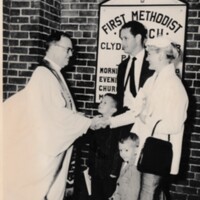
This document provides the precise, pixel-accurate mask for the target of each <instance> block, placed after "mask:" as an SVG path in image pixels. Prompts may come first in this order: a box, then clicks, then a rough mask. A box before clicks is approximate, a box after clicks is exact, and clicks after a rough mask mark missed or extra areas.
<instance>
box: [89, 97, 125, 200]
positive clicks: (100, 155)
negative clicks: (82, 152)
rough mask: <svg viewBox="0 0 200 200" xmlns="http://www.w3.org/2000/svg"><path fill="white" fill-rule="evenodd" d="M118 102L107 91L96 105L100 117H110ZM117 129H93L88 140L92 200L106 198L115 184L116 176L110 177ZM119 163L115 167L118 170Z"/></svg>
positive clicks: (105, 199)
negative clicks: (89, 140)
mask: <svg viewBox="0 0 200 200" xmlns="http://www.w3.org/2000/svg"><path fill="white" fill-rule="evenodd" d="M117 110H118V102H117V99H116V95H114V94H110V93H107V94H105V95H104V97H103V99H102V101H101V103H100V104H99V106H98V112H99V113H100V114H101V115H102V117H107V118H109V117H111V116H113V115H115V114H116V113H117ZM118 130H119V129H110V128H109V127H106V128H105V129H100V130H95V131H94V133H93V135H92V139H91V142H90V153H89V162H88V163H89V164H88V167H89V174H90V176H91V181H92V195H91V199H92V200H108V198H109V197H110V196H111V195H112V194H113V192H114V190H115V186H116V180H117V179H116V178H111V177H110V174H111V171H112V170H113V169H112V168H113V162H114V155H115V154H116V153H117V151H118V137H119V131H118ZM120 167H121V165H119V167H118V169H116V171H117V172H116V173H117V175H119V172H120Z"/></svg>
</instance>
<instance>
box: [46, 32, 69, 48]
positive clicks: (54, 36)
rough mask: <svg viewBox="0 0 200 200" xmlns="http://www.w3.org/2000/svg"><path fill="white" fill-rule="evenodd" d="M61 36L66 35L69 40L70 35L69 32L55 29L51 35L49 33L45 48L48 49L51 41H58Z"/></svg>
mask: <svg viewBox="0 0 200 200" xmlns="http://www.w3.org/2000/svg"><path fill="white" fill-rule="evenodd" d="M62 36H63V37H67V38H69V39H70V40H71V37H70V35H69V34H67V33H65V32H62V31H55V32H53V33H52V34H51V35H49V36H48V37H47V39H46V50H48V49H49V46H50V44H51V43H52V42H58V41H59V40H60V39H61V37H62Z"/></svg>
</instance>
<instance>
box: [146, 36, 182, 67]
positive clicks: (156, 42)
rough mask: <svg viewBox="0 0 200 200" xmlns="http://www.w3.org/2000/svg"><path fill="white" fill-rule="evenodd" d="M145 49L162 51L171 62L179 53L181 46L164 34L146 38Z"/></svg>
mask: <svg viewBox="0 0 200 200" xmlns="http://www.w3.org/2000/svg"><path fill="white" fill-rule="evenodd" d="M146 46H147V50H148V48H149V49H154V50H155V51H157V52H159V51H163V52H165V54H166V58H167V59H168V60H169V62H170V63H171V62H172V61H173V60H176V59H178V58H179V56H180V55H181V53H182V52H181V46H180V45H179V44H177V43H175V42H173V41H172V40H171V39H170V38H168V37H164V36H158V37H157V38H153V39H148V40H147V42H146Z"/></svg>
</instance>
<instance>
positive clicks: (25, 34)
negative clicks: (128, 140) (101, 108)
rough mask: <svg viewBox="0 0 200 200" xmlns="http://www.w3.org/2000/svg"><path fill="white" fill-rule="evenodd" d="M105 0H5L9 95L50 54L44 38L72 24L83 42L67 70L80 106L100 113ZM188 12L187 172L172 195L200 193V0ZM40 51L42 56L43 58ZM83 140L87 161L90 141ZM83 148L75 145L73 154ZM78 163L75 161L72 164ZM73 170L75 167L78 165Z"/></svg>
mask: <svg viewBox="0 0 200 200" xmlns="http://www.w3.org/2000/svg"><path fill="white" fill-rule="evenodd" d="M101 2H102V0H40V1H39V0H34V1H33V0H21V1H19V0H10V1H8V0H4V1H3V8H4V10H3V11H4V12H3V15H4V26H3V29H4V30H3V33H4V35H3V37H4V56H3V62H4V65H3V71H4V78H3V81H4V99H6V98H8V97H9V96H10V95H11V94H14V93H16V92H17V91H18V90H20V89H21V88H23V87H24V86H25V85H26V83H27V81H28V79H29V77H30V76H31V74H32V71H33V69H34V66H35V64H36V63H37V62H38V60H39V59H40V58H41V56H42V55H44V45H43V40H44V38H45V35H46V34H48V33H50V32H51V31H52V30H55V29H61V30H67V31H68V32H69V33H70V34H71V35H72V36H73V38H74V39H75V43H76V44H77V45H76V46H77V47H76V50H77V54H76V62H75V63H73V65H72V67H71V68H70V69H69V70H68V71H67V72H64V75H65V77H66V79H67V80H69V81H70V84H71V86H72V88H73V93H74V94H75V96H76V100H77V102H78V104H77V105H78V108H79V110H81V111H83V112H85V113H86V114H88V115H94V114H95V111H96V106H97V105H96V104H93V103H94V93H95V74H96V67H95V66H96V50H97V48H96V45H97V28H98V6H99V4H100V3H101ZM187 2H188V8H189V9H188V18H187V33H186V38H187V41H186V58H185V69H184V75H183V82H184V84H185V86H186V89H187V91H188V94H189V98H190V106H189V111H188V120H187V123H186V130H185V136H184V143H183V147H184V151H183V156H182V162H181V172H180V175H179V176H178V177H172V182H173V184H172V185H171V186H170V193H171V196H172V197H171V199H173V200H196V199H199V197H200V56H199V55H200V50H199V49H200V2H199V0H187ZM38 57H39V58H38ZM78 143H79V145H80V143H81V145H80V146H81V149H82V151H81V152H79V156H81V164H82V167H83V168H84V167H85V164H86V158H87V142H85V141H84V142H81V141H78ZM76 155H77V152H76V149H75V151H74V156H73V159H75V158H76ZM72 166H73V165H72ZM72 171H73V170H72Z"/></svg>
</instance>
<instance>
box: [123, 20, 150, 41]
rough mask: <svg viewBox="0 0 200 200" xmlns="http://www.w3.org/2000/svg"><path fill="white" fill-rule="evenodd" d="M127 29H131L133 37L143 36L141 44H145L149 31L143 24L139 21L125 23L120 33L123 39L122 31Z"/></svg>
mask: <svg viewBox="0 0 200 200" xmlns="http://www.w3.org/2000/svg"><path fill="white" fill-rule="evenodd" d="M126 28H130V32H131V34H132V35H133V36H136V35H137V34H140V35H141V36H142V39H141V42H142V44H143V43H144V40H145V39H146V38H147V29H146V28H145V26H144V25H143V24H141V23H140V22H138V21H129V22H127V23H125V24H124V25H123V26H122V27H121V29H120V31H119V36H120V37H121V31H122V29H126Z"/></svg>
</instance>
